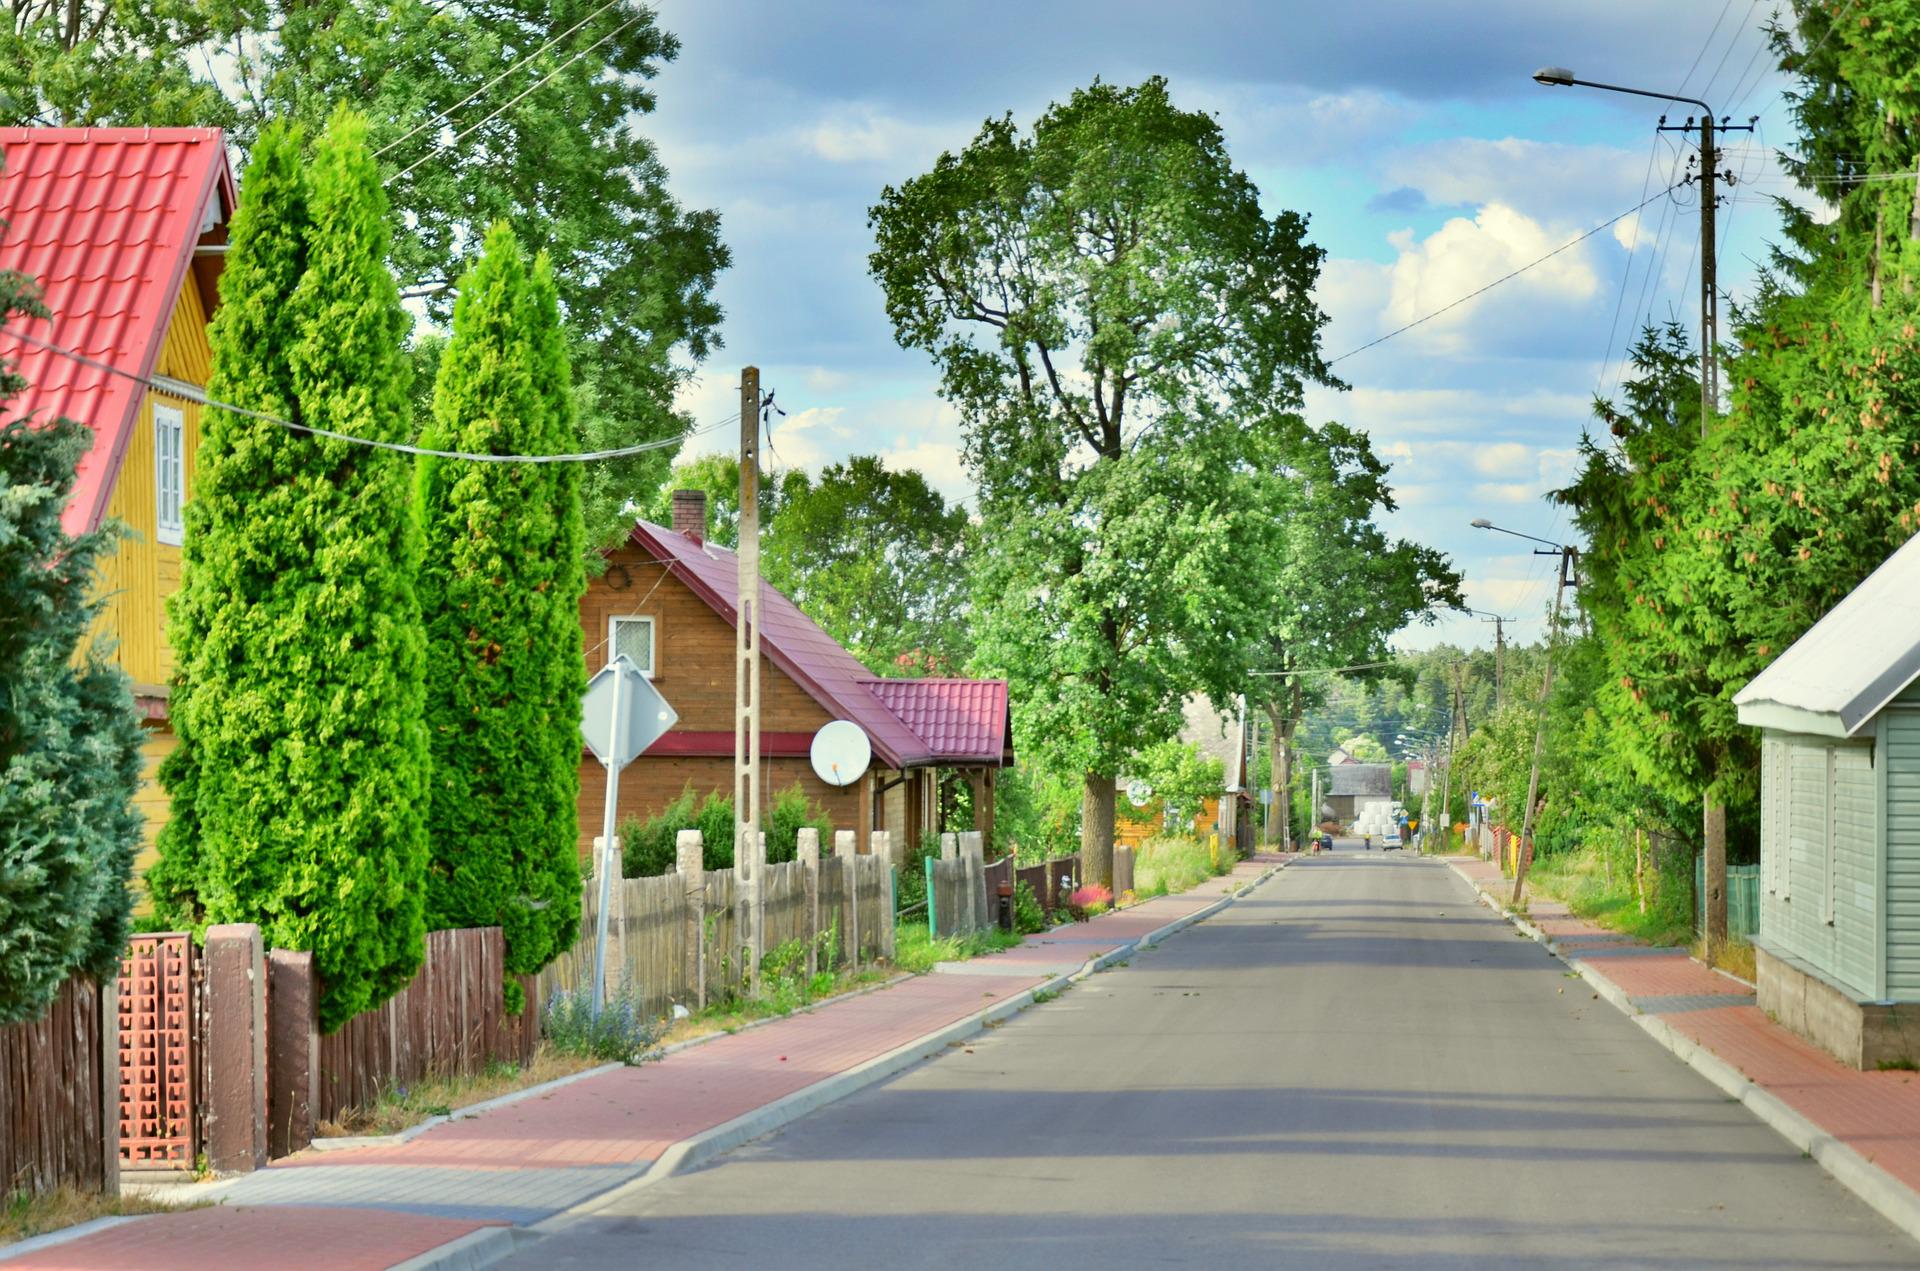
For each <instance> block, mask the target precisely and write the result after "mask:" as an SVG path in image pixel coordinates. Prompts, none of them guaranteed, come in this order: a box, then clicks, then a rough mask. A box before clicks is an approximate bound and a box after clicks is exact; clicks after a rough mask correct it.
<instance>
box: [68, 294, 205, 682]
mask: <svg viewBox="0 0 1920 1271" xmlns="http://www.w3.org/2000/svg"><path fill="white" fill-rule="evenodd" d="M154 369H155V371H156V372H157V373H158V374H161V375H166V376H170V377H171V378H173V379H178V380H185V381H186V382H187V383H189V384H197V385H200V386H202V387H205V385H206V383H207V380H208V379H209V378H210V377H211V376H212V374H213V354H212V351H211V350H210V349H209V347H208V345H207V331H206V314H205V311H204V310H202V309H201V307H200V295H199V292H198V291H197V290H196V289H195V287H194V286H193V283H192V280H191V279H189V280H188V281H187V282H186V283H185V284H183V285H182V286H181V288H180V295H179V297H178V299H177V300H176V301H175V303H174V307H173V318H172V319H171V320H170V321H169V322H168V323H167V333H166V338H165V343H164V344H163V345H162V347H161V350H160V357H159V359H158V361H157V362H156V364H155V367H154ZM156 398H158V399H159V400H160V401H163V402H166V403H167V404H168V405H170V406H177V407H178V408H179V409H180V412H181V414H182V415H183V416H184V417H185V419H186V436H185V448H186V474H185V480H186V492H187V497H188V498H192V497H193V483H194V477H195V474H196V473H197V472H198V471H199V466H200V465H199V449H200V407H199V406H198V405H197V404H195V403H193V402H190V401H187V400H186V399H184V398H180V397H175V396H172V395H170V394H165V393H161V392H159V390H157V389H156V390H153V391H150V392H148V394H147V395H146V398H145V400H143V401H142V402H141V404H140V414H139V417H138V418H137V419H136V420H135V422H134V427H133V435H132V436H131V437H130V438H128V441H127V450H126V454H125V456H124V457H123V459H122V461H121V465H120V475H119V477H118V479H116V480H115V481H114V485H113V494H112V496H111V497H110V498H109V499H108V501H107V515H108V516H109V517H110V518H113V519H117V520H119V521H121V522H122V523H123V524H125V525H126V527H127V528H128V529H129V530H131V531H132V533H130V534H128V535H126V536H125V537H123V538H122V539H121V540H120V542H119V545H118V546H117V547H116V548H115V550H114V551H113V553H112V554H111V555H110V556H108V557H107V559H106V560H105V561H104V562H102V564H101V568H100V588H101V591H102V592H103V593H104V594H105V595H106V596H107V602H106V605H105V608H104V609H103V611H102V613H101V616H100V619H99V621H98V623H97V624H96V626H95V632H96V635H100V636H105V637H106V638H108V639H110V640H112V641H113V642H114V643H115V653H114V658H115V660H116V661H117V662H119V664H120V665H121V666H122V667H124V668H125V669H126V672H127V674H128V675H130V676H132V677H133V682H134V683H135V684H136V685H141V686H146V687H149V688H151V687H155V686H159V685H164V684H165V683H166V682H167V680H168V679H169V678H170V677H171V676H172V674H173V653H172V650H171V649H170V648H169V647H168V645H167V640H166V598H167V597H168V596H170V595H172V594H173V593H174V591H176V590H177V589H178V588H179V586H180V549H179V548H178V547H175V546H173V545H171V544H167V543H162V542H160V541H159V540H158V538H157V536H156V534H155V520H154V515H155V514H154V471H153V403H154V400H155V399H156Z"/></svg>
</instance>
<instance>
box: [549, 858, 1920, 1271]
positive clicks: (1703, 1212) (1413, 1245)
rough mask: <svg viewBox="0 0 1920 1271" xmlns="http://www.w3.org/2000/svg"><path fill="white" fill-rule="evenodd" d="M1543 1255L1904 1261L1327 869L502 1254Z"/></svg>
mask: <svg viewBox="0 0 1920 1271" xmlns="http://www.w3.org/2000/svg"><path fill="white" fill-rule="evenodd" d="M1547 1264H1551V1265H1555V1266H1562V1267H1566V1266H1648V1267H1768V1268H1772V1267H1788V1266H1793V1267H1913V1266H1916V1265H1920V1248H1916V1246H1915V1245H1914V1244H1912V1243H1911V1242H1909V1241H1908V1240H1907V1239H1906V1238H1905V1237H1903V1236H1901V1235H1899V1234H1898V1233H1897V1232H1895V1231H1894V1229H1893V1228H1892V1227H1890V1226H1889V1225H1888V1224H1887V1223H1885V1222H1884V1221H1883V1220H1882V1219H1881V1218H1880V1217H1879V1216H1878V1215H1876V1214H1874V1213H1873V1212H1872V1211H1871V1210H1868V1209H1867V1208H1866V1207H1865V1206H1863V1205H1862V1204H1860V1203H1859V1202H1858V1201H1856V1200H1854V1199H1853V1197H1852V1196H1851V1195H1850V1194H1849V1193H1847V1192H1846V1191H1845V1190H1843V1189H1842V1188H1841V1187H1840V1186H1839V1185H1838V1184H1836V1183H1834V1182H1833V1181H1832V1180H1831V1179H1829V1178H1828V1177H1827V1176H1826V1174H1825V1173H1823V1172H1822V1171H1821V1170H1820V1168H1819V1167H1818V1166H1817V1165H1815V1164H1814V1163H1813V1162H1812V1161H1810V1160H1807V1159H1805V1158H1803V1157H1802V1156H1801V1155H1800V1153H1799V1152H1798V1151H1796V1150H1794V1149H1793V1148H1791V1147H1789V1146H1788V1145H1787V1144H1786V1143H1785V1142H1784V1141H1783V1140H1782V1139H1780V1138H1779V1137H1778V1136H1777V1135H1775V1134H1774V1133H1773V1131H1771V1130H1769V1129H1767V1128H1765V1127H1764V1126H1762V1125H1761V1124H1759V1123H1758V1122H1757V1121H1755V1120H1754V1119H1753V1118H1752V1117H1751V1116H1750V1115H1749V1114H1748V1113H1747V1112H1746V1111H1744V1110H1743V1109H1742V1108H1741V1107H1740V1106H1739V1105H1737V1104H1734V1103H1731V1102H1729V1101H1728V1100H1727V1099H1726V1098H1725V1097H1724V1096H1722V1095H1721V1094H1720V1093H1719V1092H1718V1091H1717V1090H1715V1089H1714V1088H1713V1087H1711V1086H1709V1085H1708V1084H1707V1083H1706V1082H1705V1081H1703V1080H1701V1079H1700V1078H1698V1077H1696V1076H1695V1075H1694V1074H1693V1073H1692V1072H1691V1071H1690V1070H1689V1069H1687V1068H1685V1067H1684V1066H1682V1065H1681V1064H1680V1063H1678V1062H1677V1061H1676V1060H1674V1059H1673V1058H1672V1057H1671V1056H1669V1055H1668V1054H1667V1053H1666V1052H1665V1051H1664V1050H1662V1049H1661V1048H1660V1047H1658V1046H1657V1045H1656V1044H1655V1043H1654V1042H1653V1041H1652V1040H1651V1039H1649V1038H1648V1037H1647V1036H1646V1035H1645V1034H1643V1033H1642V1032H1641V1031H1640V1030H1639V1029H1638V1028H1636V1027H1634V1026H1633V1025H1632V1024H1631V1023H1629V1022H1628V1021H1627V1020H1626V1019H1625V1018H1624V1017H1623V1016H1622V1015H1621V1014H1620V1013H1619V1012H1618V1011H1616V1010H1615V1009H1614V1008H1613V1007H1612V1006H1609V1005H1607V1004H1606V1003H1605V1002H1602V1001H1598V1000H1596V999H1594V998H1593V996H1592V994H1591V991H1590V990H1589V989H1588V988H1587V987H1586V985H1585V984H1584V983H1583V982H1582V981H1580V980H1578V979H1572V978H1568V976H1567V975H1566V974H1565V968H1564V966H1563V965H1562V964H1561V963H1560V962H1558V961H1556V960H1555V959H1553V958H1552V957H1550V956H1549V955H1548V954H1547V953H1546V952H1545V951H1544V950H1542V949H1541V948H1540V946H1538V945H1536V944H1534V943H1533V942H1532V941H1530V940H1525V939H1522V938H1518V937H1516V935H1515V934H1514V933H1513V932H1512V930H1511V929H1510V928H1509V927H1508V926H1507V925H1506V924H1505V923H1503V922H1501V921H1499V920H1498V919H1496V918H1494V917H1493V916H1492V915H1491V914H1490V913H1489V912H1488V911H1487V910H1486V909H1484V908H1482V907H1481V906H1479V905H1477V904H1475V903H1474V901H1473V898H1472V893H1471V891H1470V889H1469V888H1468V887H1467V886H1466V885H1465V884H1464V883H1462V882H1461V881H1460V880H1459V879H1458V878H1456V877H1455V876H1454V875H1453V873H1452V872H1451V871H1449V870H1448V869H1447V868H1446V867H1445V866H1444V865H1441V864H1439V863H1436V862H1432V861H1423V860H1420V859H1418V858H1416V857H1409V856H1406V855H1403V854H1400V853H1383V852H1379V851H1375V852H1372V853H1363V852H1357V851H1336V852H1334V853H1332V854H1325V855H1321V856H1317V857H1312V858H1309V859H1307V860H1304V861H1302V862H1300V863H1298V864H1296V865H1295V866H1293V867H1292V868H1290V869H1288V870H1286V871H1284V872H1283V873H1282V874H1280V875H1279V876H1278V877H1277V878H1275V879H1273V880H1272V881H1271V882H1269V883H1267V884H1266V885H1265V886H1264V887H1262V888H1261V889H1260V890H1258V891H1256V892H1255V893H1254V894H1253V896H1252V897H1250V898H1249V899H1247V900H1244V901H1242V902H1241V903H1240V904H1238V905H1235V906H1233V907H1232V908H1230V909H1228V910H1226V911H1225V912H1223V913H1221V914H1220V915H1218V916H1216V917H1214V918H1212V919H1210V920H1208V921H1207V922H1205V923H1203V924H1201V925H1199V926H1196V927H1193V928H1191V929H1189V930H1188V931H1186V932H1184V933H1182V934H1180V935H1178V936H1175V937H1173V938H1172V939H1170V940H1169V941H1168V942H1167V943H1166V944H1164V945H1162V946H1161V947H1159V948H1157V949H1155V950H1152V951H1150V952H1147V953H1143V954H1140V955H1138V956H1136V957H1135V958H1134V959H1133V961H1132V963H1131V965H1127V966H1123V967H1120V968H1116V969H1114V970H1111V971H1108V972H1105V973H1103V974H1101V975H1098V976H1095V977H1093V978H1092V979H1091V980H1088V981H1087V982H1085V983H1084V984H1082V985H1081V986H1079V987H1077V988H1075V989H1073V990H1071V991H1070V992H1068V993H1066V994H1064V995H1063V996H1062V997H1060V998H1059V999H1058V1000H1056V1001H1052V1002H1049V1003H1046V1004H1043V1005H1041V1006H1038V1007H1035V1008H1034V1009H1032V1010H1029V1011H1027V1012H1025V1013H1024V1014H1022V1015H1020V1016H1019V1017H1018V1018H1016V1019H1014V1020H1012V1021H1009V1022H1008V1023H1007V1024H1005V1025H1004V1026H1002V1027H1000V1028H998V1029H995V1030H993V1031H992V1032H990V1033H988V1034H986V1035H984V1036H982V1037H981V1038H979V1039H978V1040H977V1042H975V1043H974V1044H972V1045H971V1046H970V1048H968V1049H965V1050H962V1049H955V1050H953V1051H952V1052H950V1053H948V1054H946V1055H944V1056H942V1057H940V1058H938V1059H936V1060H933V1061H931V1062H929V1063H926V1064H922V1065H921V1066H919V1067H918V1068H915V1069H912V1070H911V1071H909V1072H906V1073H904V1074H902V1075H901V1076H899V1077H897V1078H895V1079H894V1080H893V1081H891V1082H888V1083H886V1084H885V1085H882V1086H877V1087H875V1088H873V1089H872V1090H869V1091H866V1092H865V1093H863V1094H860V1095H857V1096H855V1097H853V1098H851V1099H849V1100H847V1101H845V1102H842V1103H839V1104H836V1105H834V1106H832V1107H829V1108H827V1109H825V1110H823V1111H821V1112H819V1113H816V1114H815V1115H813V1116H811V1117H809V1118H807V1119H806V1120H804V1121H801V1122H799V1123H797V1124H795V1125H793V1126H790V1127H789V1128H788V1129H786V1130H785V1131H783V1132H781V1133H779V1134H777V1135H774V1136H772V1137H770V1138H767V1139H764V1140H761V1141H759V1142H757V1143H753V1144H749V1145H747V1146H745V1147H743V1148H741V1149H739V1150H737V1151H735V1152H733V1153H732V1154H730V1155H729V1156H726V1157H723V1158H721V1159H720V1160H719V1161H717V1162H715V1163H714V1164H713V1165H711V1166H709V1167H708V1168H706V1169H703V1170H700V1171H697V1172H695V1173H691V1174H688V1175H685V1176H682V1177H679V1178H675V1179H671V1180H668V1181H667V1182H665V1183H662V1184H660V1185H658V1186H655V1187H651V1188H646V1189H640V1190H636V1191H632V1192H630V1193H627V1194H625V1195H623V1196H622V1197H620V1198H619V1200H618V1202H617V1205H616V1207H615V1208H614V1209H613V1210H612V1211H611V1212H609V1213H607V1214H605V1215H602V1216H596V1217H591V1218H583V1219H580V1220H577V1222H576V1223H575V1224H574V1225H573V1226H572V1227H571V1228H570V1229H569V1230H567V1231H565V1232H563V1233H561V1234H557V1235H555V1236H553V1237H550V1238H548V1239H547V1240H545V1241H542V1242H541V1243H540V1244H538V1245H536V1246H534V1247H532V1248H531V1249H529V1250H527V1252H526V1253H525V1254H524V1255H522V1257H521V1258H520V1260H519V1261H518V1262H517V1263H515V1264H514V1265H518V1266H525V1267H596V1268H597V1267H607V1268H613V1267H622V1268H624V1267H631V1266H636V1265H645V1266H659V1267H672V1268H702V1267H728V1268H744V1267H777V1268H782V1269H786V1268H795V1269H798V1268H823V1269H825V1268H830V1269H832V1271H847V1269H848V1268H857V1267H882V1268H888V1269H889V1271H896V1269H899V1268H914V1267H943V1268H944V1267H955V1266H972V1267H983V1268H1002V1267H1044V1268H1048V1271H1060V1269H1062V1268H1079V1267H1101V1268H1121V1267H1159V1266H1168V1265H1195V1266H1205V1267H1208V1268H1219V1267H1314V1268H1346V1267H1381V1266H1421V1267H1461V1268H1466V1267H1472V1268H1476V1269H1477V1268H1485V1267H1497V1266H1540V1265H1547Z"/></svg>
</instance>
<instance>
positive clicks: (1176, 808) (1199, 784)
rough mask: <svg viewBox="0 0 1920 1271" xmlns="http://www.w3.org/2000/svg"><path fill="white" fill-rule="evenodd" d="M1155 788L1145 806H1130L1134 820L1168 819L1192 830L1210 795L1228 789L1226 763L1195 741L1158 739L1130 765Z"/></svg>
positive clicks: (1181, 830)
mask: <svg viewBox="0 0 1920 1271" xmlns="http://www.w3.org/2000/svg"><path fill="white" fill-rule="evenodd" d="M1129 771H1130V772H1133V773H1136V774H1137V775H1138V776H1139V779H1140V780H1141V781H1143V782H1145V783H1146V785H1147V787H1148V788H1149V789H1150V790H1151V791H1152V793H1151V794H1150V795H1148V796H1147V799H1146V804H1145V806H1144V807H1142V808H1138V809H1129V810H1128V811H1127V812H1126V813H1124V815H1125V816H1126V817H1127V819H1128V820H1130V821H1143V820H1154V821H1159V820H1164V821H1166V822H1168V823H1170V824H1171V825H1172V826H1174V827H1175V829H1176V832H1178V833H1181V834H1190V833H1192V831H1193V818H1194V817H1196V816H1198V815H1199V814H1200V812H1201V810H1202V809H1203V808H1204V807H1205V806H1206V801H1207V800H1208V799H1214V798H1218V797H1220V796H1221V795H1223V794H1225V793H1226V789H1227V775H1226V771H1227V770H1226V765H1225V764H1224V763H1222V762H1221V761H1220V760H1218V759H1215V758H1213V757H1212V756H1210V755H1207V754H1205V753H1203V752H1202V751H1201V749H1200V748H1199V747H1198V746H1196V745H1194V744H1193V743H1191V742H1185V741H1180V740H1178V739H1174V740H1170V741H1162V742H1156V743H1154V744H1153V745H1151V746H1148V747H1147V748H1146V749H1144V750H1142V751H1141V752H1140V754H1139V756H1138V757H1137V758H1136V759H1135V760H1134V761H1133V763H1132V764H1131V765H1129Z"/></svg>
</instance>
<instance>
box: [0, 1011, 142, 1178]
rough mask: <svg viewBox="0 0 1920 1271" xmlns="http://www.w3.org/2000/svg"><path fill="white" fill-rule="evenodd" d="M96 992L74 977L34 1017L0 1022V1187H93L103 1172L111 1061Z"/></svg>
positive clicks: (106, 1170)
mask: <svg viewBox="0 0 1920 1271" xmlns="http://www.w3.org/2000/svg"><path fill="white" fill-rule="evenodd" d="M100 999H101V994H100V990H99V987H98V986H97V985H95V984H94V982H93V981H92V980H88V979H83V978H80V977H77V976H76V977H74V978H72V979H69V980H68V981H67V982H66V983H65V984H62V985H61V986H60V991H59V993H58V994H57V995H56V996H55V997H54V999H53V1001H52V1003H50V1004H49V1005H48V1007H47V1009H46V1010H45V1011H43V1012H42V1013H41V1015H40V1017H39V1018H38V1019H32V1020H26V1021H23V1022H21V1023H18V1024H9V1025H8V1026H6V1027H5V1028H0V1082H4V1083H5V1084H4V1088H3V1089H0V1190H5V1191H11V1190H14V1189H16V1188H17V1189H24V1190H28V1191H36V1192H37V1191H46V1190H48V1189H50V1188H53V1187H57V1186H59V1185H60V1184H62V1183H67V1184H72V1185H73V1186H76V1187H80V1188H83V1189H85V1190H88V1191H98V1190H100V1189H101V1187H102V1186H103V1185H105V1183H106V1181H107V1179H108V1178H109V1177H110V1176H111V1175H110V1167H109V1161H108V1152H109V1148H108V1138H109V1127H108V1126H107V1124H106V1121H105V1109H106V1104H107V1099H106V1090H107V1088H108V1083H109V1081H110V1080H112V1079H113V1078H112V1077H110V1074H111V1073H115V1072H116V1071H117V1062H116V1063H115V1065H114V1066H113V1067H110V1066H109V1058H108V1056H107V1055H106V1054H105V1037H104V1035H103V1028H102V1025H103V1023H104V1021H103V1019H102V1017H101V1001H100ZM111 1168H112V1169H117V1168H118V1162H117V1161H115V1162H113V1163H112V1166H111Z"/></svg>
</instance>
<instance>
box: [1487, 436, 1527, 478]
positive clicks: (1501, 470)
mask: <svg viewBox="0 0 1920 1271" xmlns="http://www.w3.org/2000/svg"><path fill="white" fill-rule="evenodd" d="M1473 466H1474V470H1475V471H1477V472H1481V473H1484V474H1486V475H1487V476H1490V477H1499V476H1514V475H1517V474H1519V473H1524V472H1529V471H1531V470H1532V469H1533V468H1534V466H1535V465H1534V458H1533V447H1531V446H1524V445H1522V444H1520V443H1519V442H1517V441H1501V442H1495V443H1494V444H1492V445H1490V446H1475V447H1473Z"/></svg>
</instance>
